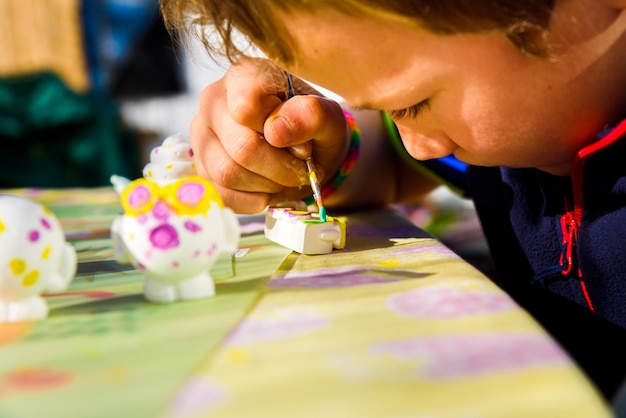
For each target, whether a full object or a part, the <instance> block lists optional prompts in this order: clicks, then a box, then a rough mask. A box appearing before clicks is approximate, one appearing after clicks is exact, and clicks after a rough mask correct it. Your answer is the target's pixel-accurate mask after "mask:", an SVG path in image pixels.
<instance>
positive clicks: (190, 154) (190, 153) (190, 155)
mask: <svg viewBox="0 0 626 418" xmlns="http://www.w3.org/2000/svg"><path fill="white" fill-rule="evenodd" d="M189 157H192V158H193V150H192V149H191V148H189Z"/></svg>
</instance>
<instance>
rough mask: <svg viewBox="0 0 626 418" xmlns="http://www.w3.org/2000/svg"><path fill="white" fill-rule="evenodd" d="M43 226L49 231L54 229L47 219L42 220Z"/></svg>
mask: <svg viewBox="0 0 626 418" xmlns="http://www.w3.org/2000/svg"><path fill="white" fill-rule="evenodd" d="M41 225H42V226H43V227H44V228H46V229H48V230H50V229H52V227H51V226H50V222H48V220H47V219H46V218H41Z"/></svg>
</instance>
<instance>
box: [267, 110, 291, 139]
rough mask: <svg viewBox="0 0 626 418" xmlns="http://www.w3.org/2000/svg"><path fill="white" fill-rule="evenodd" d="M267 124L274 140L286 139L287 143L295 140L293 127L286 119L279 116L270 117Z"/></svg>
mask: <svg viewBox="0 0 626 418" xmlns="http://www.w3.org/2000/svg"><path fill="white" fill-rule="evenodd" d="M269 123H270V128H271V129H272V132H273V133H274V135H276V138H286V139H287V140H288V141H292V140H293V139H294V138H295V135H294V132H293V127H292V126H291V123H290V122H289V120H288V119H287V118H286V117H284V116H280V115H278V116H272V117H271V118H270V120H269Z"/></svg>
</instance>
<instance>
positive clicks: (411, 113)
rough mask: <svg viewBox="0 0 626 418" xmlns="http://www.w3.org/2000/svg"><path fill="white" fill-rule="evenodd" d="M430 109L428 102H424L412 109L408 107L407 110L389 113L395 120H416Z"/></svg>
mask: <svg viewBox="0 0 626 418" xmlns="http://www.w3.org/2000/svg"><path fill="white" fill-rule="evenodd" d="M426 108H428V100H422V101H421V102H419V103H418V104H416V105H413V106H411V107H407V108H406V109H399V110H389V111H388V112H387V113H388V114H389V116H391V117H392V118H393V119H402V118H405V117H406V118H416V117H417V116H419V114H420V113H421V112H422V111H423V110H425V109H426Z"/></svg>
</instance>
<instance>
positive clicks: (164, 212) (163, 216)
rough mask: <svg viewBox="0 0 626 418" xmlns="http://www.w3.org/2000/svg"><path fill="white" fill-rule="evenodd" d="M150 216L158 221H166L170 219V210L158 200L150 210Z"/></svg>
mask: <svg viewBox="0 0 626 418" xmlns="http://www.w3.org/2000/svg"><path fill="white" fill-rule="evenodd" d="M152 216H154V217H155V218H156V219H158V220H160V221H166V220H167V218H169V217H170V208H169V206H168V205H167V203H165V202H163V201H162V200H159V201H158V202H157V203H156V205H154V208H153V209H152Z"/></svg>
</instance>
